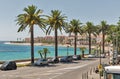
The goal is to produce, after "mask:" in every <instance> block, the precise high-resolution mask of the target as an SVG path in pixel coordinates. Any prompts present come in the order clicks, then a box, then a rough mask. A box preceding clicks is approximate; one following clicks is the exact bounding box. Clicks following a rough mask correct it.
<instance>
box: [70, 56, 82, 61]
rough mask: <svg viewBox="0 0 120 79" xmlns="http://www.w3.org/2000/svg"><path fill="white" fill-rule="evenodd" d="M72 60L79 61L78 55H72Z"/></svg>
mask: <svg viewBox="0 0 120 79" xmlns="http://www.w3.org/2000/svg"><path fill="white" fill-rule="evenodd" d="M72 58H73V60H81V56H80V55H73V56H72Z"/></svg>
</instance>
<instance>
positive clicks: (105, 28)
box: [100, 21, 108, 54]
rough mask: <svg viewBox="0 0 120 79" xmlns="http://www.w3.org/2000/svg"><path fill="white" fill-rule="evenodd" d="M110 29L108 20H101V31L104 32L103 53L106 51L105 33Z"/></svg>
mask: <svg viewBox="0 0 120 79" xmlns="http://www.w3.org/2000/svg"><path fill="white" fill-rule="evenodd" d="M107 29H108V25H107V22H106V21H101V27H100V31H101V32H102V53H103V54H105V53H104V51H105V50H104V48H105V45H104V44H105V35H106V33H107V31H108V30H107Z"/></svg>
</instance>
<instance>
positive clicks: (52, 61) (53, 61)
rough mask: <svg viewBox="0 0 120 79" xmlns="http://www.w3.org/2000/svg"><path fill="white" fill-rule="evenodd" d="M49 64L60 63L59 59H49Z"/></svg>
mask: <svg viewBox="0 0 120 79" xmlns="http://www.w3.org/2000/svg"><path fill="white" fill-rule="evenodd" d="M48 63H59V59H56V58H55V57H54V58H50V59H48Z"/></svg>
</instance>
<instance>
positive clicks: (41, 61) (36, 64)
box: [34, 59, 48, 66]
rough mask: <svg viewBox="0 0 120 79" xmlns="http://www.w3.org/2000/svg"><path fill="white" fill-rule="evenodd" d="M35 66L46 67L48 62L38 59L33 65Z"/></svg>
mask: <svg viewBox="0 0 120 79" xmlns="http://www.w3.org/2000/svg"><path fill="white" fill-rule="evenodd" d="M34 65H35V66H45V65H46V66H47V65H48V61H47V60H46V59H38V60H37V61H36V62H35V63H34Z"/></svg>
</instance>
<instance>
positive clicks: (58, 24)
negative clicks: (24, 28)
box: [46, 10, 67, 59]
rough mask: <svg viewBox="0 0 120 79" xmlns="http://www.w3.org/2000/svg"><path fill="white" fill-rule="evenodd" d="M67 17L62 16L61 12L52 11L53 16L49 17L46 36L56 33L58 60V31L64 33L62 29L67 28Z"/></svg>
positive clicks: (56, 55) (56, 54)
mask: <svg viewBox="0 0 120 79" xmlns="http://www.w3.org/2000/svg"><path fill="white" fill-rule="evenodd" d="M66 18H67V17H66V16H65V15H62V14H61V11H59V10H51V14H50V15H49V16H47V23H48V26H49V27H48V29H47V32H46V34H50V33H51V31H52V30H53V31H54V34H55V58H56V59H58V58H57V57H58V40H57V36H58V29H59V30H60V32H61V33H62V29H63V28H64V27H65V19H66Z"/></svg>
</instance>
